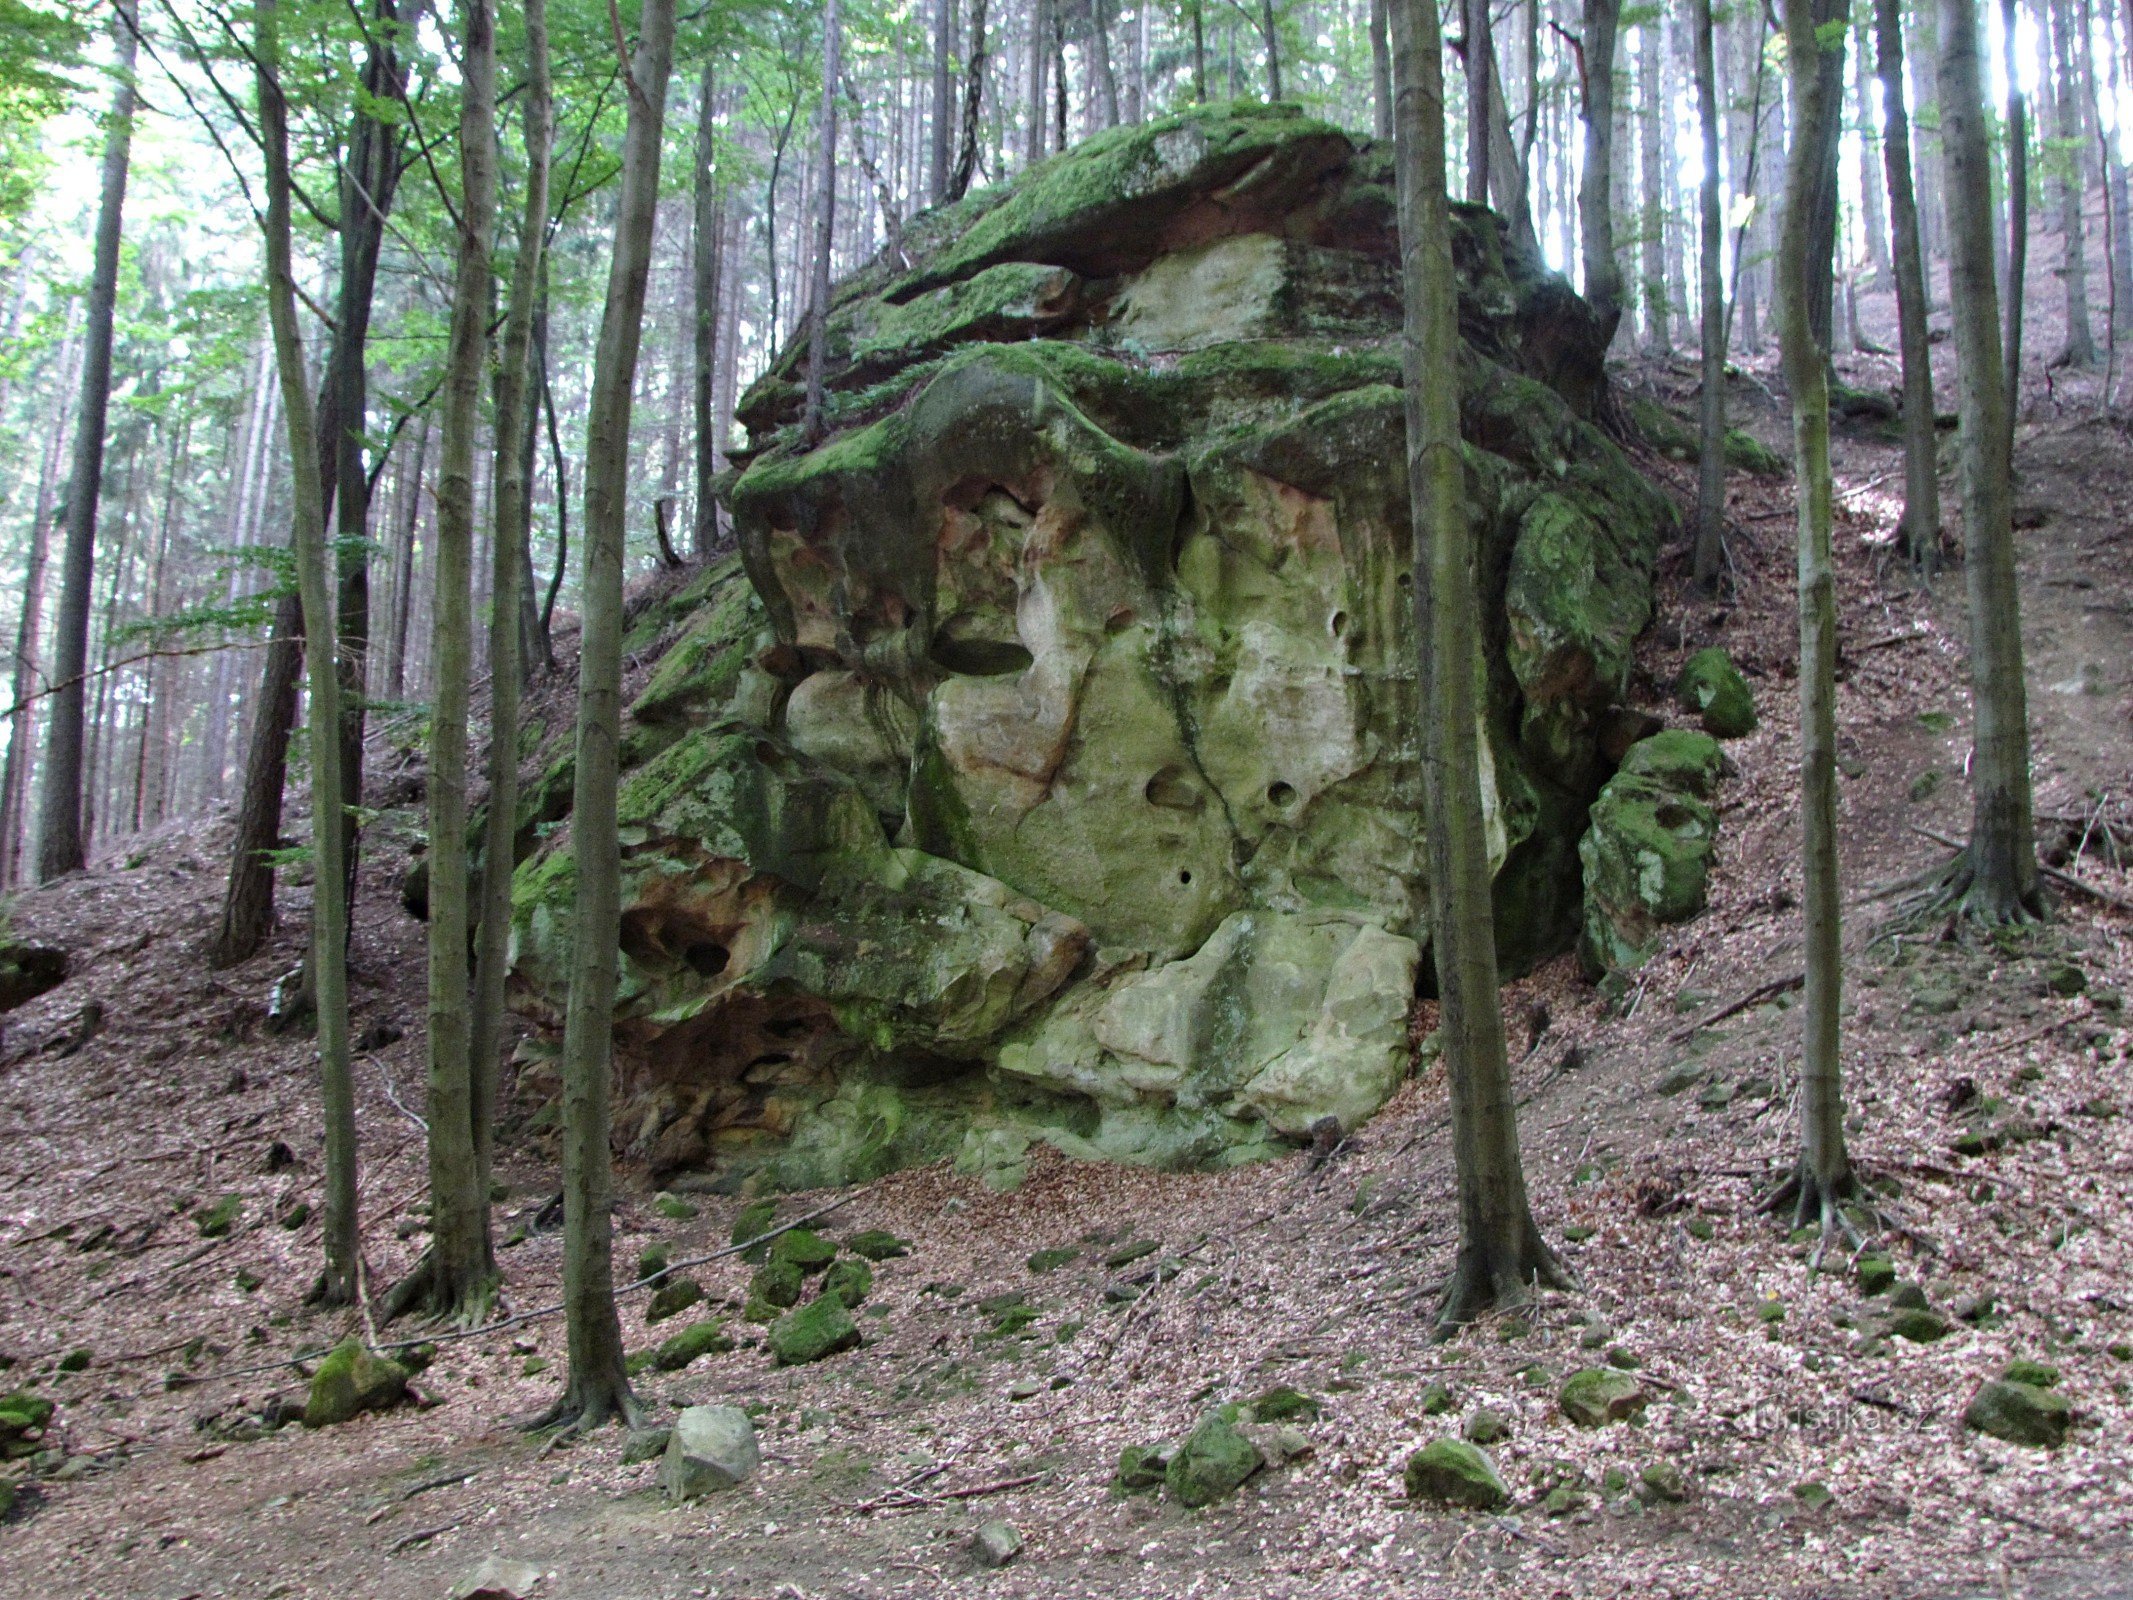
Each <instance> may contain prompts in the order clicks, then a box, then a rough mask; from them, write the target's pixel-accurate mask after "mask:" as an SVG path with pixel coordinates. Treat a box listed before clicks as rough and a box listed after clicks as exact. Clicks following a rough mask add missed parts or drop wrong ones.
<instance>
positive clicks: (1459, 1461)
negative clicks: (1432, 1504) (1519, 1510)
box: [1407, 1439, 1511, 1511]
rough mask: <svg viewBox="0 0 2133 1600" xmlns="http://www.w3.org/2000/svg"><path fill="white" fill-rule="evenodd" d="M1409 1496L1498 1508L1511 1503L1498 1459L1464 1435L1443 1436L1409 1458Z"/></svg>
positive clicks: (1475, 1506) (1413, 1498)
mask: <svg viewBox="0 0 2133 1600" xmlns="http://www.w3.org/2000/svg"><path fill="white" fill-rule="evenodd" d="M1407 1498H1408V1499H1410V1500H1435V1501H1438V1502H1440V1503H1442V1504H1445V1505H1454V1506H1466V1507H1469V1508H1470V1509H1472V1510H1475V1511H1494V1510H1496V1509H1497V1508H1498V1507H1500V1506H1505V1505H1509V1504H1510V1503H1511V1491H1510V1490H1509V1489H1507V1488H1505V1487H1504V1481H1503V1479H1502V1478H1500V1477H1498V1476H1497V1473H1496V1463H1495V1462H1493V1461H1491V1460H1490V1459H1489V1458H1488V1456H1487V1454H1486V1453H1484V1452H1483V1451H1480V1450H1477V1449H1476V1448H1475V1447H1474V1446H1473V1445H1470V1444H1468V1443H1467V1442H1466V1441H1465V1440H1464V1439H1439V1440H1438V1441H1437V1442H1436V1443H1434V1444H1432V1445H1429V1446H1427V1447H1425V1448H1423V1449H1421V1450H1417V1451H1416V1452H1415V1453H1414V1454H1413V1455H1411V1456H1409V1457H1408V1458H1407Z"/></svg>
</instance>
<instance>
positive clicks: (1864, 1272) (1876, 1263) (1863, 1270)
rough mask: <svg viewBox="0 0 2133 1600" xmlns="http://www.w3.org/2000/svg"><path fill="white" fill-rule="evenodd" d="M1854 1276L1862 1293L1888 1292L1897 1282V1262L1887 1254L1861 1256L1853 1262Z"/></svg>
mask: <svg viewBox="0 0 2133 1600" xmlns="http://www.w3.org/2000/svg"><path fill="white" fill-rule="evenodd" d="M1852 1277H1853V1279H1854V1281H1855V1282H1857V1283H1858V1285H1859V1292H1860V1293H1861V1294H1865V1295H1875V1294H1887V1293H1888V1292H1889V1290H1890V1289H1892V1288H1894V1287H1895V1284H1896V1263H1895V1262H1893V1261H1891V1260H1890V1259H1889V1258H1888V1257H1887V1256H1874V1255H1866V1256H1861V1257H1860V1258H1859V1259H1858V1260H1857V1261H1856V1262H1854V1263H1853V1264H1852Z"/></svg>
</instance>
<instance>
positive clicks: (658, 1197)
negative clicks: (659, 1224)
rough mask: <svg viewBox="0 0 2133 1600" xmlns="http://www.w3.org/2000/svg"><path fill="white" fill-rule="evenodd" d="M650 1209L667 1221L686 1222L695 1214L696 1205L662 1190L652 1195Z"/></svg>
mask: <svg viewBox="0 0 2133 1600" xmlns="http://www.w3.org/2000/svg"><path fill="white" fill-rule="evenodd" d="M652 1209H653V1210H654V1211H656V1212H658V1213H659V1214H660V1215H661V1216H662V1217H665V1218H666V1219H667V1221H669V1222H687V1221H689V1220H690V1219H691V1218H692V1217H694V1216H695V1215H696V1207H694V1206H692V1205H690V1204H689V1202H688V1201H686V1200H684V1199H682V1197H681V1196H680V1195H678V1194H666V1193H664V1192H662V1193H660V1194H655V1195H653V1196H652Z"/></svg>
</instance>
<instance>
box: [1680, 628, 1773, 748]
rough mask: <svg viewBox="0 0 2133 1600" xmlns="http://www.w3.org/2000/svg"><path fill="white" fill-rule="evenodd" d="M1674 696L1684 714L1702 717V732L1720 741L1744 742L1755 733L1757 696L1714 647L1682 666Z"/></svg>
mask: <svg viewBox="0 0 2133 1600" xmlns="http://www.w3.org/2000/svg"><path fill="white" fill-rule="evenodd" d="M1674 693H1675V694H1676V695H1677V696H1678V697H1679V698H1680V701H1681V706H1682V709H1683V710H1684V711H1694V712H1698V713H1700V714H1701V715H1702V717H1703V731H1704V732H1705V733H1708V734H1711V735H1712V736H1713V737H1715V738H1719V739H1742V738H1745V737H1747V736H1748V735H1749V734H1751V733H1753V732H1755V728H1756V715H1755V696H1754V694H1753V693H1752V692H1751V691H1750V690H1749V688H1748V680H1747V679H1746V678H1743V677H1742V676H1741V675H1740V668H1738V667H1736V666H1735V665H1734V664H1733V658H1732V657H1731V656H1729V655H1727V654H1726V652H1725V651H1723V650H1721V649H1720V648H1718V646H1716V645H1712V646H1710V647H1708V648H1707V649H1703V650H1699V651H1697V652H1696V653H1695V654H1694V655H1692V656H1690V657H1689V659H1688V660H1687V661H1685V662H1683V663H1682V667H1681V676H1680V677H1679V678H1677V679H1676V680H1675V682H1674Z"/></svg>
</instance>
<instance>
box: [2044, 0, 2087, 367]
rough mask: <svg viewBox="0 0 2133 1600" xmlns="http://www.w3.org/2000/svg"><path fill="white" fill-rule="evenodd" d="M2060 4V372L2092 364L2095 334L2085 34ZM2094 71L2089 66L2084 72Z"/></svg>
mask: <svg viewBox="0 0 2133 1600" xmlns="http://www.w3.org/2000/svg"><path fill="white" fill-rule="evenodd" d="M2074 9H2075V8H2074V7H2073V6H2072V5H2064V6H2062V9H2061V11H2060V13H2059V15H2057V16H2053V17H2051V18H2050V19H2049V20H2050V23H2051V41H2052V45H2051V55H2052V65H2053V66H2054V68H2055V74H2056V76H2057V79H2058V86H2057V94H2056V96H2055V98H2056V100H2057V106H2056V110H2057V111H2058V117H2057V119H2056V120H2057V122H2058V125H2059V158H2060V159H2059V219H2060V220H2059V234H2060V237H2061V238H2062V239H2063V240H2064V241H2065V259H2064V262H2063V265H2062V269H2061V270H2062V275H2063V277H2064V280H2065V287H2066V346H2065V348H2064V349H2062V350H2061V351H2060V352H2059V354H2058V357H2057V358H2056V359H2057V364H2058V365H2060V366H2063V367H2077V368H2081V369H2083V370H2086V369H2087V368H2089V367H2093V366H2094V365H2095V364H2096V335H2095V332H2094V330H2093V329H2091V328H2090V326H2089V264H2088V240H2087V233H2088V228H2087V218H2086V216H2085V215H2084V202H2085V201H2086V199H2087V194H2088V148H2089V143H2088V129H2087V127H2086V125H2085V116H2084V108H2085V106H2086V104H2087V97H2086V96H2085V95H2084V94H2083V93H2082V91H2081V85H2080V81H2079V73H2078V72H2077V70H2076V68H2075V65H2074V62H2075V57H2076V55H2077V54H2078V55H2081V56H2084V57H2086V56H2089V55H2091V54H2092V52H2091V51H2090V48H2089V40H2088V35H2087V30H2086V29H2077V28H2076V27H2075V26H2074V23H2073V21H2072V19H2071V16H2070V14H2071V13H2072V12H2073V11H2074ZM2089 70H2090V71H2091V72H2093V71H2094V68H2093V65H2092V66H2091V67H2090V68H2089Z"/></svg>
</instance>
